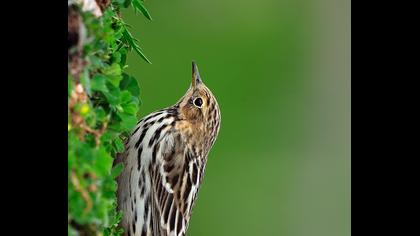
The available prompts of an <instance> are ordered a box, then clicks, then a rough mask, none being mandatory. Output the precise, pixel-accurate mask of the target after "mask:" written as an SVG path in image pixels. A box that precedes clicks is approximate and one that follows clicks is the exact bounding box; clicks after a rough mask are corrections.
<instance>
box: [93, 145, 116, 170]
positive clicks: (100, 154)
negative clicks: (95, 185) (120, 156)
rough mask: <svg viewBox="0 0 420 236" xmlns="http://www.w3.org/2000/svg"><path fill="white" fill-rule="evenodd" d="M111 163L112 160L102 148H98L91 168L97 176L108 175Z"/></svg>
mask: <svg viewBox="0 0 420 236" xmlns="http://www.w3.org/2000/svg"><path fill="white" fill-rule="evenodd" d="M112 161H113V159H112V157H111V156H110V155H109V153H108V152H107V151H106V150H105V149H104V148H99V149H98V151H97V155H96V158H95V164H94V165H93V168H94V170H95V172H96V173H97V174H98V175H100V176H105V175H107V174H108V173H109V170H111V167H112Z"/></svg>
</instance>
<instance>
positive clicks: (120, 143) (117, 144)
mask: <svg viewBox="0 0 420 236" xmlns="http://www.w3.org/2000/svg"><path fill="white" fill-rule="evenodd" d="M114 146H115V149H116V151H117V152H122V151H124V143H123V141H122V140H121V139H120V138H119V137H117V138H116V139H115V140H114Z"/></svg>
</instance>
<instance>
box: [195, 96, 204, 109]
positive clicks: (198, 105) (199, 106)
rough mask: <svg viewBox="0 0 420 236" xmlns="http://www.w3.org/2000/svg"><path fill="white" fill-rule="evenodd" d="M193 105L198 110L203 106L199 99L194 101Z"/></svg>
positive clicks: (201, 100)
mask: <svg viewBox="0 0 420 236" xmlns="http://www.w3.org/2000/svg"><path fill="white" fill-rule="evenodd" d="M194 105H195V106H196V107H198V108H201V106H202V105H203V99H201V98H196V99H194Z"/></svg>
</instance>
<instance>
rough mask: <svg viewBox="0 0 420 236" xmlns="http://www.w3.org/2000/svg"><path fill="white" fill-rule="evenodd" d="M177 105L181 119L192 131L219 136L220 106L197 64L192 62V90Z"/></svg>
mask: <svg viewBox="0 0 420 236" xmlns="http://www.w3.org/2000/svg"><path fill="white" fill-rule="evenodd" d="M177 104H178V109H179V110H178V112H179V115H180V117H181V119H182V120H184V121H185V122H187V123H188V126H189V127H190V128H191V129H193V130H195V131H198V130H202V131H204V133H205V134H206V135H211V136H217V134H218V132H219V125H220V111H219V105H218V103H217V101H216V98H215V97H214V95H213V93H212V92H211V91H210V89H209V88H207V86H206V85H205V84H204V82H203V80H202V78H201V77H200V73H199V71H198V67H197V64H196V63H195V62H192V80H191V85H190V88H189V89H188V90H187V92H186V93H185V95H184V96H183V97H182V98H181V100H180V101H179V102H178V103H177Z"/></svg>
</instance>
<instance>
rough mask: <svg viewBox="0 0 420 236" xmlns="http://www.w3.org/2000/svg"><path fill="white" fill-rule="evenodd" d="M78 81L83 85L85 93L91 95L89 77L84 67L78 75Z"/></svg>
mask: <svg viewBox="0 0 420 236" xmlns="http://www.w3.org/2000/svg"><path fill="white" fill-rule="evenodd" d="M80 82H81V84H82V85H83V88H84V89H85V91H86V93H87V94H88V95H89V96H91V95H92V92H91V88H90V78H89V70H88V69H87V68H85V69H84V70H83V73H82V74H81V76H80Z"/></svg>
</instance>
